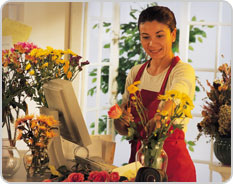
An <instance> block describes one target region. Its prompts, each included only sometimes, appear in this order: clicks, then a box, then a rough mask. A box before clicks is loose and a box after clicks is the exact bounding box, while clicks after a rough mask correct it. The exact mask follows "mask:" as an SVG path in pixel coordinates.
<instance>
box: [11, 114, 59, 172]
mask: <svg viewBox="0 0 233 184" xmlns="http://www.w3.org/2000/svg"><path fill="white" fill-rule="evenodd" d="M57 126H58V122H57V121H56V120H54V118H53V117H52V116H45V115H40V116H37V117H34V115H26V116H24V117H21V118H18V119H17V120H16V121H15V127H16V129H17V131H18V136H17V140H23V141H24V142H25V143H26V144H27V146H28V147H29V148H30V151H31V154H30V155H26V157H25V158H24V159H25V160H24V162H25V163H24V164H25V167H26V170H27V173H28V174H29V175H32V176H33V175H35V174H43V172H44V171H45V170H46V169H47V165H48V162H49V158H48V154H47V146H48V143H49V139H51V138H52V137H54V136H56V133H55V132H54V130H55V129H57Z"/></svg>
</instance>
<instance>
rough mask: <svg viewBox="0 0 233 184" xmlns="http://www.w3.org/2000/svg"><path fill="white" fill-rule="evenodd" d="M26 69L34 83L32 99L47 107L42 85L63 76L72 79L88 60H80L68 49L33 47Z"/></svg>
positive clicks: (79, 57)
mask: <svg viewBox="0 0 233 184" xmlns="http://www.w3.org/2000/svg"><path fill="white" fill-rule="evenodd" d="M30 57H31V59H30V60H28V63H27V65H26V70H27V71H29V73H30V80H31V81H33V84H34V93H33V97H32V99H33V100H34V101H35V102H37V104H39V105H40V106H45V107H48V105H47V102H46V99H45V96H44V92H43V89H42V86H43V85H44V83H46V82H47V81H49V80H52V79H55V78H63V79H65V80H71V81H72V80H74V79H75V77H76V76H77V75H78V73H79V72H80V71H82V67H83V66H85V65H88V64H89V61H84V62H81V61H80V60H81V58H82V57H81V56H79V55H77V54H75V53H74V52H73V51H71V50H70V49H68V50H64V51H63V50H57V49H53V48H52V47H47V48H46V49H41V48H35V49H33V50H32V51H31V52H30Z"/></svg>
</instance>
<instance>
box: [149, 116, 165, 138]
mask: <svg viewBox="0 0 233 184" xmlns="http://www.w3.org/2000/svg"><path fill="white" fill-rule="evenodd" d="M160 120H161V116H160V115H159V114H155V116H154V117H153V118H152V119H150V120H149V121H148V122H147V124H146V127H147V131H148V135H150V134H151V133H152V132H153V131H154V130H155V129H156V128H160V127H161V121H160Z"/></svg>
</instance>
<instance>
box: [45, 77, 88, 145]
mask: <svg viewBox="0 0 233 184" xmlns="http://www.w3.org/2000/svg"><path fill="white" fill-rule="evenodd" d="M43 90H44V94H45V98H46V101H47V103H48V107H49V108H50V109H53V110H56V111H58V113H59V121H60V128H59V129H60V135H61V136H62V137H63V138H64V139H66V140H68V141H71V142H73V143H75V144H78V145H80V146H87V145H89V144H91V138H90V135H89V133H88V130H87V127H86V124H85V121H84V118H83V115H82V112H81V109H80V107H79V104H78V101H77V98H76V95H75V93H74V89H73V85H72V82H71V81H68V80H63V79H54V80H51V81H48V82H47V83H46V84H44V85H43Z"/></svg>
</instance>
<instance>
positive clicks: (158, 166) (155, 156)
mask: <svg viewBox="0 0 233 184" xmlns="http://www.w3.org/2000/svg"><path fill="white" fill-rule="evenodd" d="M135 160H136V161H139V162H140V163H141V164H142V166H143V167H147V168H153V169H155V170H156V171H157V173H158V174H159V175H160V179H158V178H157V179H156V178H153V176H150V177H151V178H150V180H151V181H157V182H158V180H159V182H161V181H167V175H166V171H167V164H168V156H167V153H166V152H165V150H164V149H163V143H156V144H151V143H145V142H142V144H141V148H140V149H139V150H138V151H137V153H136V159H135Z"/></svg>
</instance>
